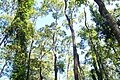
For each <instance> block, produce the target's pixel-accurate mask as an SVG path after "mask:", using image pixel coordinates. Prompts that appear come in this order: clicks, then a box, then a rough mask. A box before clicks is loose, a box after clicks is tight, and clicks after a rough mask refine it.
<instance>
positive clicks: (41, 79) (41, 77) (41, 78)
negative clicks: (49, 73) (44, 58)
mask: <svg viewBox="0 0 120 80" xmlns="http://www.w3.org/2000/svg"><path fill="white" fill-rule="evenodd" d="M40 80H43V76H42V67H41V63H40Z"/></svg>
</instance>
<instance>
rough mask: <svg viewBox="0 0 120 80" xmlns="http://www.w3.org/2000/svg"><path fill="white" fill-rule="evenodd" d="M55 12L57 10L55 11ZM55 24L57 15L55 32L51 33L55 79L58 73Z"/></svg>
mask: <svg viewBox="0 0 120 80" xmlns="http://www.w3.org/2000/svg"><path fill="white" fill-rule="evenodd" d="M56 12H57V11H56ZM56 26H57V16H56V18H55V32H54V33H53V54H54V71H55V79H54V80H57V73H58V68H57V56H56V52H57V50H56V45H55V43H56V41H57V35H56V32H57V31H56Z"/></svg>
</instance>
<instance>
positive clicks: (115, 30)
mask: <svg viewBox="0 0 120 80" xmlns="http://www.w3.org/2000/svg"><path fill="white" fill-rule="evenodd" d="M94 1H95V2H96V3H97V4H98V6H99V12H100V14H101V15H102V16H103V17H104V18H105V19H106V21H107V22H108V23H109V24H108V25H109V26H110V28H111V29H112V31H113V33H114V36H115V38H116V39H117V41H118V43H119V45H120V29H119V26H118V25H117V22H116V20H115V19H114V18H113V17H112V16H111V14H110V13H109V12H108V10H107V9H106V7H105V4H104V3H103V1H102V0H94Z"/></svg>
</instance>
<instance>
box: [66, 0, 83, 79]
mask: <svg viewBox="0 0 120 80" xmlns="http://www.w3.org/2000/svg"><path fill="white" fill-rule="evenodd" d="M64 2H65V9H64V14H65V17H66V19H67V21H68V26H69V28H70V31H71V36H72V44H73V56H74V79H75V80H79V77H78V73H79V72H78V68H79V69H80V72H81V73H84V72H83V70H82V68H81V66H80V62H79V55H78V53H77V47H76V38H75V31H74V29H73V22H72V21H71V19H70V18H69V17H68V15H67V14H66V9H67V0H64ZM71 16H72V15H71ZM81 76H82V79H83V80H85V77H84V75H83V74H81Z"/></svg>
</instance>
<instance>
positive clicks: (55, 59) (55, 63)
mask: <svg viewBox="0 0 120 80" xmlns="http://www.w3.org/2000/svg"><path fill="white" fill-rule="evenodd" d="M54 71H55V80H57V72H58V69H57V56H56V54H54Z"/></svg>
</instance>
